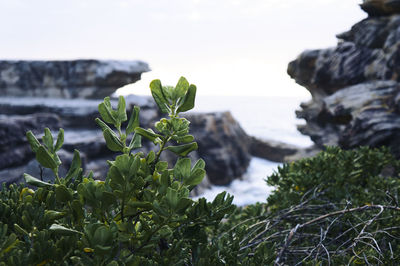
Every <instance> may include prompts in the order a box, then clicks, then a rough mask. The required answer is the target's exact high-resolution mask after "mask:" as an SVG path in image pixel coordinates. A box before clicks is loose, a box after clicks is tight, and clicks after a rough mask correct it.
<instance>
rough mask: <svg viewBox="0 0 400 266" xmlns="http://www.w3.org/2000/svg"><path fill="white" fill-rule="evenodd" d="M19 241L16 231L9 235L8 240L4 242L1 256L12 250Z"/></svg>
mask: <svg viewBox="0 0 400 266" xmlns="http://www.w3.org/2000/svg"><path fill="white" fill-rule="evenodd" d="M18 243H19V240H18V239H17V236H16V235H15V234H14V233H11V234H10V235H9V236H8V238H7V240H6V241H5V242H4V243H2V249H1V250H0V257H2V256H3V255H4V254H6V253H8V252H10V251H11V250H12V249H13V248H14V247H15V246H16V245H17V244H18Z"/></svg>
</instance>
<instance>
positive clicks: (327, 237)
mask: <svg viewBox="0 0 400 266" xmlns="http://www.w3.org/2000/svg"><path fill="white" fill-rule="evenodd" d="M150 88H151V92H152V95H153V98H154V99H155V101H156V103H157V106H158V107H159V108H160V110H161V111H162V112H163V113H165V114H167V115H168V118H163V119H161V120H160V121H158V122H157V123H156V124H155V131H153V130H152V129H144V128H141V127H139V120H138V118H139V112H140V110H139V108H138V107H134V110H133V111H132V115H131V117H130V118H129V119H128V117H127V115H126V111H125V101H124V98H123V97H120V98H119V102H118V106H117V108H116V109H113V108H112V106H111V102H110V99H109V98H105V99H104V102H103V103H101V104H100V105H99V112H100V116H101V119H100V118H98V119H96V122H97V124H98V125H99V126H100V128H101V129H102V131H103V135H104V138H105V141H106V144H107V147H108V148H109V149H110V150H112V151H115V152H116V153H118V155H117V156H116V157H115V160H114V161H109V162H108V164H109V166H110V168H109V171H108V174H107V177H106V178H105V181H99V180H94V179H93V174H92V173H88V174H84V173H83V171H82V168H81V159H80V154H79V152H78V151H75V152H74V157H73V161H72V164H71V167H70V169H69V171H68V172H67V174H66V175H65V176H60V175H59V172H58V168H59V166H60V165H61V163H62V162H61V161H60V159H59V157H58V155H57V151H58V150H60V149H61V148H62V144H63V141H64V132H63V130H62V129H61V130H60V131H59V133H58V136H57V139H56V140H54V139H53V136H52V134H51V132H50V130H48V129H46V130H45V132H44V133H45V134H44V136H43V138H42V142H39V140H38V139H37V138H36V137H35V136H34V135H33V134H32V133H31V132H28V133H27V137H28V140H29V143H30V145H31V147H32V150H33V151H34V152H35V154H36V159H37V161H38V162H39V163H40V164H41V165H42V166H43V167H46V168H49V169H51V170H52V171H53V173H54V175H55V180H54V182H52V183H47V182H44V181H42V180H41V179H40V178H37V177H33V176H30V175H29V174H25V180H26V183H27V184H29V185H30V186H33V187H34V189H31V188H30V187H27V186H24V185H10V186H9V187H5V185H3V187H2V189H1V191H0V265H171V264H177V265H272V264H275V265H296V264H297V265H303V264H304V265H329V264H332V265H343V264H373V265H378V264H380V265H396V264H398V261H400V257H399V254H400V226H399V224H400V217H399V213H400V207H399V188H400V180H399V178H398V173H399V170H400V163H399V161H397V160H396V159H395V158H393V156H392V155H391V154H390V152H389V151H388V150H387V149H384V148H381V149H369V148H360V149H358V150H352V151H344V150H341V149H339V148H333V147H330V148H327V149H326V151H324V152H321V153H320V154H319V155H317V156H316V157H314V158H309V159H303V160H300V161H298V162H294V163H290V164H285V165H284V166H282V167H279V168H278V171H277V172H276V173H274V174H273V175H271V176H270V177H269V178H268V179H267V183H268V184H269V185H271V186H274V187H275V188H276V189H275V191H273V192H272V194H271V195H270V196H269V197H268V199H267V202H266V203H257V204H254V205H250V206H246V207H242V208H236V207H235V206H234V205H232V199H233V197H232V196H229V195H226V193H225V192H224V193H221V194H219V195H217V196H216V198H215V199H214V200H213V201H212V202H207V201H206V200H205V199H204V198H201V199H199V200H197V201H193V200H192V199H190V198H189V192H190V191H191V190H192V189H193V188H194V187H195V186H196V185H197V184H199V183H200V182H201V181H202V179H203V177H204V175H205V171H204V167H205V163H204V161H203V160H201V159H200V160H198V161H197V162H193V163H192V162H191V160H190V159H189V158H188V157H187V155H188V154H189V153H190V152H191V151H193V150H195V149H197V144H196V142H194V138H193V136H191V135H189V124H190V123H189V121H187V120H186V119H185V118H181V117H179V114H180V113H181V112H185V111H188V110H190V109H192V108H193V106H194V101H195V94H196V87H195V86H194V85H189V83H188V82H187V81H186V79H184V78H181V79H180V80H179V82H178V84H177V85H176V87H163V86H162V85H161V82H160V81H159V80H155V81H153V82H152V83H151V84H150ZM112 127H114V129H112ZM142 138H146V139H148V140H150V141H152V142H153V143H154V144H155V145H156V146H157V147H158V149H157V152H149V153H148V154H143V153H142V152H135V150H137V149H138V148H140V147H141V140H142ZM162 152H172V153H175V154H177V155H178V156H179V158H178V160H177V162H176V164H175V165H174V166H173V167H169V165H168V163H167V162H164V161H161V160H160V155H161V153H162Z"/></svg>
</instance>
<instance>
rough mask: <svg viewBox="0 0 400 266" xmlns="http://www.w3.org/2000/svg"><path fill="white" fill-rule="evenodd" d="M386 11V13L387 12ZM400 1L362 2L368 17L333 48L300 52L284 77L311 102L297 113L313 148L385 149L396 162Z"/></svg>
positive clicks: (399, 127)
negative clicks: (306, 93)
mask: <svg viewBox="0 0 400 266" xmlns="http://www.w3.org/2000/svg"><path fill="white" fill-rule="evenodd" d="M389 7H390V9H389ZM399 7H400V1H393V0H392V1H373V0H371V1H364V3H363V4H362V8H363V9H364V10H366V11H367V12H368V14H369V17H368V18H366V19H364V20H362V21H361V22H359V23H357V24H355V25H354V26H353V27H352V28H351V30H349V31H348V32H345V33H342V34H339V35H337V37H338V39H339V43H338V45H337V46H336V47H333V48H329V49H322V50H310V51H305V52H303V53H302V54H301V55H300V56H299V57H298V58H297V59H296V60H294V61H292V62H290V63H289V66H288V74H289V75H290V76H291V77H292V78H293V79H295V81H296V82H297V83H298V84H300V85H302V86H304V87H306V88H307V89H308V90H309V91H310V92H311V94H312V100H311V101H310V102H308V103H303V104H302V105H301V108H302V110H300V111H298V112H297V116H298V117H299V118H304V119H305V120H306V125H304V126H300V127H299V130H300V132H302V133H303V134H305V135H308V136H310V137H311V139H312V140H313V141H314V142H315V143H316V145H317V146H319V147H320V148H322V147H323V146H324V145H339V146H341V147H344V148H354V147H358V146H361V145H363V146H365V145H367V146H371V147H377V146H382V145H385V146H389V147H390V148H391V149H392V151H393V152H394V153H395V155H396V156H397V157H400V145H399V144H400V86H399V85H400V14H398V13H399V12H400V9H399Z"/></svg>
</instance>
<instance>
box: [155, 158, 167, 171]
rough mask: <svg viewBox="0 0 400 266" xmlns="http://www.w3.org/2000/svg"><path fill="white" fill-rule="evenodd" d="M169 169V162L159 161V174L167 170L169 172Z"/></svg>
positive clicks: (157, 169)
mask: <svg viewBox="0 0 400 266" xmlns="http://www.w3.org/2000/svg"><path fill="white" fill-rule="evenodd" d="M167 168H168V162H164V161H159V162H158V163H157V164H156V171H157V172H159V173H161V172H164V171H165V170H167Z"/></svg>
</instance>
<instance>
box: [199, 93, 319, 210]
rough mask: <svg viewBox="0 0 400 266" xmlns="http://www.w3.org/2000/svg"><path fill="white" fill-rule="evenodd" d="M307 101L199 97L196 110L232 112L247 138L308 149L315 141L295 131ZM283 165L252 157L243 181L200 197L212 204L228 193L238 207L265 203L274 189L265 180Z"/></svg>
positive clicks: (221, 187)
mask: <svg viewBox="0 0 400 266" xmlns="http://www.w3.org/2000/svg"><path fill="white" fill-rule="evenodd" d="M307 100H309V99H308V98H305V97H277V96H275V97H258V96H197V97H196V106H195V109H194V110H193V111H194V112H214V111H230V112H231V113H232V115H233V117H234V118H235V119H236V120H237V121H238V122H239V123H240V125H241V126H242V128H243V129H244V130H245V131H246V132H247V134H248V135H251V136H255V137H259V138H264V139H272V140H278V141H282V142H286V143H290V144H294V145H297V146H300V147H308V146H311V145H312V144H313V143H312V141H311V140H310V138H309V137H307V136H304V135H302V134H300V132H299V131H298V130H297V128H296V126H297V125H299V124H304V123H305V122H304V120H300V119H297V118H296V115H295V111H296V110H298V109H300V107H299V106H300V103H301V102H305V101H307ZM280 165H282V164H281V163H275V162H271V161H268V160H264V159H261V158H256V157H253V158H252V159H251V161H250V165H249V167H248V169H247V172H246V173H245V174H244V176H243V177H242V178H241V179H240V180H235V181H233V182H232V183H231V184H230V185H229V186H212V187H211V188H209V189H207V190H206V191H205V192H204V193H203V194H201V195H199V196H198V197H205V198H207V199H208V200H210V201H211V200H213V199H214V198H215V196H216V195H217V194H218V193H220V192H222V191H227V192H228V193H229V194H231V195H233V196H234V200H233V203H234V204H236V205H238V206H244V205H249V204H253V203H256V202H265V201H266V198H267V197H268V195H269V194H270V193H271V192H272V191H273V190H274V187H271V186H268V185H267V184H266V182H265V180H266V178H267V177H268V176H270V175H271V174H272V173H274V171H276V170H277V168H278V167H279V166H280Z"/></svg>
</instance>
